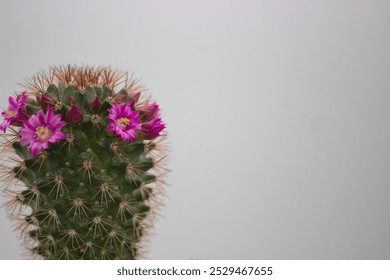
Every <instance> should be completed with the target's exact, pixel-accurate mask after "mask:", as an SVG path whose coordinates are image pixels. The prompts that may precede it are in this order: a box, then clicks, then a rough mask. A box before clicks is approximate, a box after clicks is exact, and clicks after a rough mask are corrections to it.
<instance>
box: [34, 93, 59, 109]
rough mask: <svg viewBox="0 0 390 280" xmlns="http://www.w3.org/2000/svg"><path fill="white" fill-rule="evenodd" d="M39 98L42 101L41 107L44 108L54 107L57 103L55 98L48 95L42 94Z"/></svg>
mask: <svg viewBox="0 0 390 280" xmlns="http://www.w3.org/2000/svg"><path fill="white" fill-rule="evenodd" d="M38 100H39V101H40V102H41V108H42V109H43V110H47V108H53V107H54V105H55V104H54V100H53V98H51V97H49V96H46V95H42V96H41V97H38Z"/></svg>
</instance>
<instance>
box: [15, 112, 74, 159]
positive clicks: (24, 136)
mask: <svg viewBox="0 0 390 280" xmlns="http://www.w3.org/2000/svg"><path fill="white" fill-rule="evenodd" d="M66 124H67V123H66V122H64V121H61V115H60V114H58V115H54V113H53V110H52V109H51V108H49V109H48V110H47V112H46V115H45V114H44V113H43V111H42V110H39V112H38V114H37V115H32V116H31V117H30V119H29V120H28V121H24V122H23V125H24V127H25V128H23V129H21V130H20V132H19V134H20V136H21V138H20V145H22V146H26V145H29V147H28V150H29V152H30V153H31V155H32V156H37V155H38V154H39V152H40V151H41V149H42V148H44V149H47V148H48V147H49V143H56V142H58V141H60V140H62V139H64V138H66V136H65V134H64V133H62V132H61V128H63V127H64V126H65V125H66Z"/></svg>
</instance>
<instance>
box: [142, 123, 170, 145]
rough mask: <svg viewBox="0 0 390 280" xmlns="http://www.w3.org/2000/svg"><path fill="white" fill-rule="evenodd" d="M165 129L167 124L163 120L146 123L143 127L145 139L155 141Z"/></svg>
mask: <svg viewBox="0 0 390 280" xmlns="http://www.w3.org/2000/svg"><path fill="white" fill-rule="evenodd" d="M164 128H165V124H164V123H163V122H162V121H161V119H155V120H153V121H151V122H148V123H144V124H143V125H142V133H143V135H144V139H146V140H153V139H155V138H157V137H158V136H160V132H161V131H162V130H163V129H164Z"/></svg>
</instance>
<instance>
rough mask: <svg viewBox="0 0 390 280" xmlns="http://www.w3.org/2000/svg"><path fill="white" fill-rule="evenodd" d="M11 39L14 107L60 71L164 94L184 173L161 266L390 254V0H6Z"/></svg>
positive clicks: (12, 249) (175, 159) (3, 21)
mask: <svg viewBox="0 0 390 280" xmlns="http://www.w3.org/2000/svg"><path fill="white" fill-rule="evenodd" d="M0 40H1V41H0V59H1V60H0V62H1V63H0V84H1V95H0V100H1V107H2V108H4V107H5V106H6V100H7V96H8V95H9V94H11V93H12V92H13V91H14V90H19V89H20V88H19V87H18V86H17V85H16V83H17V82H21V81H23V78H24V77H26V76H31V75H32V74H34V73H35V72H36V71H37V70H38V69H39V68H43V69H47V67H48V65H50V64H54V65H58V64H62V63H77V64H82V63H84V64H91V65H99V64H103V65H111V66H113V67H117V68H119V69H123V70H129V71H131V72H134V74H135V76H136V77H138V78H141V79H142V81H143V83H144V84H145V85H146V86H147V87H148V89H149V93H151V94H152V95H153V97H154V98H155V99H156V100H158V101H159V103H160V105H161V107H162V110H163V117H164V119H165V121H166V123H167V126H168V129H169V132H170V135H169V138H170V145H171V150H172V154H171V163H170V165H169V168H170V169H172V171H173V172H172V173H171V175H170V177H169V183H170V184H171V186H169V187H167V198H166V207H165V208H163V209H162V211H161V214H162V216H163V217H162V218H160V219H159V220H158V221H157V222H156V224H155V225H156V226H155V232H156V234H155V235H154V236H152V238H151V243H150V248H149V254H148V255H147V257H148V258H150V259H344V258H346V259H386V258H387V259H388V258H390V218H389V217H390V203H389V197H390V172H389V170H390V126H389V121H390V118H389V117H390V110H389V102H390V82H389V81H390V80H389V75H390V55H389V50H390V1H373V0H367V1H356V0H350V1H347V0H344V1H313V0H307V1H238V0H237V1H190V2H189V1H108V0H107V1H96V0H94V1H69V0H67V1H65V0H64V1H53V0H50V1H15V0H12V1H11V0H9V1H4V0H0ZM0 225H1V226H0V248H1V250H0V258H1V259H18V258H21V249H20V247H19V245H18V239H17V238H16V233H13V232H11V223H10V222H9V221H8V220H7V219H6V218H5V213H4V209H2V210H1V212H0Z"/></svg>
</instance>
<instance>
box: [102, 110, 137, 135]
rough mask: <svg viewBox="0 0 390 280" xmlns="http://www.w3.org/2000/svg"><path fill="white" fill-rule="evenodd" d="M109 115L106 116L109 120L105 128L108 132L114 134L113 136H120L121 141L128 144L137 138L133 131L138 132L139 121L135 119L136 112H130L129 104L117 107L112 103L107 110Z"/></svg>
mask: <svg viewBox="0 0 390 280" xmlns="http://www.w3.org/2000/svg"><path fill="white" fill-rule="evenodd" d="M108 111H109V112H110V114H109V115H108V116H107V118H108V119H110V120H111V122H110V124H109V125H108V127H107V130H108V131H112V132H114V134H115V135H117V136H120V137H121V138H122V141H123V142H124V141H126V140H127V141H129V143H130V142H131V141H132V140H133V139H136V138H137V134H136V132H135V130H137V129H138V130H140V129H141V125H140V124H139V123H140V121H139V119H138V118H137V117H138V112H136V111H131V107H130V103H125V104H123V105H119V104H118V103H113V104H112V108H111V109H109V110H108Z"/></svg>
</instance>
